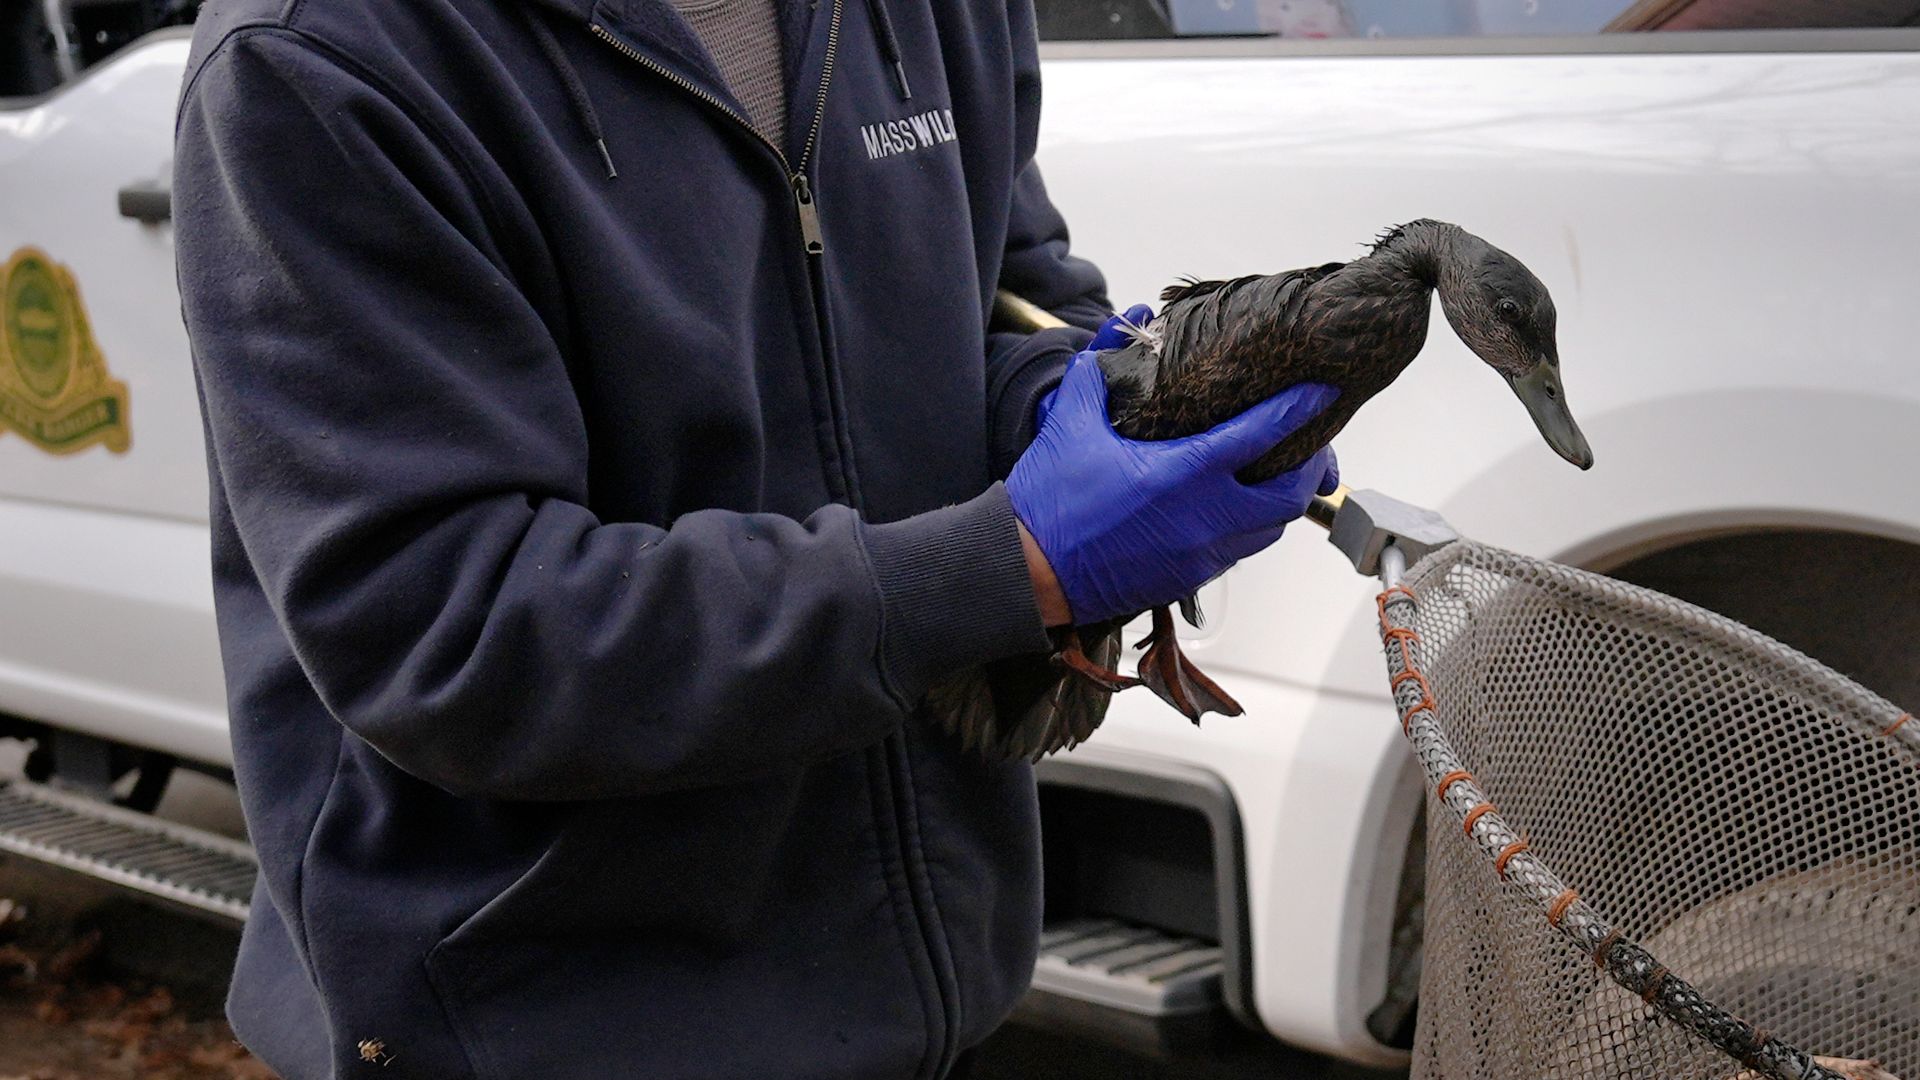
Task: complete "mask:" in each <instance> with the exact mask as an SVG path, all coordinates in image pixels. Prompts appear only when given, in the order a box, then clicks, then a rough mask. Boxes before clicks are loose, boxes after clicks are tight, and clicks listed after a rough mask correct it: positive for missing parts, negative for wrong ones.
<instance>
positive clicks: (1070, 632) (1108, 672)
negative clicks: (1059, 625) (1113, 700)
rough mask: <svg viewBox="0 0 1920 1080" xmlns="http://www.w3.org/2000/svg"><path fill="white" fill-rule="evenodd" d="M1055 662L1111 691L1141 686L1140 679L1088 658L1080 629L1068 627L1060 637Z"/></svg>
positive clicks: (1054, 657) (1115, 691)
mask: <svg viewBox="0 0 1920 1080" xmlns="http://www.w3.org/2000/svg"><path fill="white" fill-rule="evenodd" d="M1053 662H1054V664H1055V665H1057V666H1059V667H1063V668H1066V669H1067V670H1068V671H1071V672H1073V673H1074V674H1075V675H1078V676H1080V677H1081V678H1083V679H1085V680H1087V681H1088V682H1090V683H1092V684H1093V685H1095V686H1097V687H1099V688H1100V689H1102V690H1105V691H1108V692H1109V693H1116V694H1117V693H1119V692H1120V691H1122V690H1125V689H1127V688H1129V687H1134V686H1139V685H1140V680H1139V679H1136V678H1133V677H1132V676H1129V675H1122V674H1120V673H1119V672H1117V671H1114V670H1112V669H1110V668H1103V667H1101V666H1100V665H1099V664H1096V663H1094V662H1093V661H1092V660H1089V659H1087V654H1086V652H1085V651H1084V650H1083V649H1082V648H1081V647H1080V631H1079V630H1078V629H1076V628H1074V627H1071V626H1069V627H1067V630H1066V633H1065V634H1063V635H1062V636H1061V639H1060V651H1059V652H1056V653H1054V654H1053Z"/></svg>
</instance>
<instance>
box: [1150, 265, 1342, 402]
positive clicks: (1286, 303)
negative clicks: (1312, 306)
mask: <svg viewBox="0 0 1920 1080" xmlns="http://www.w3.org/2000/svg"><path fill="white" fill-rule="evenodd" d="M1346 265H1347V264H1346V263H1337V262H1336V263H1323V264H1321V265H1319V266H1309V267H1304V268H1302V269H1299V270H1288V271H1285V272H1283V273H1279V274H1252V275H1249V276H1247V277H1237V278H1233V279H1231V280H1227V281H1193V280H1188V281H1185V282H1182V283H1181V284H1178V285H1169V286H1167V287H1166V288H1165V289H1162V290H1161V291H1160V299H1161V301H1162V302H1164V303H1165V304H1166V307H1164V308H1162V309H1161V312H1160V317H1159V318H1157V319H1155V320H1154V321H1153V322H1152V323H1151V324H1149V325H1150V327H1153V328H1158V329H1159V330H1160V349H1159V352H1160V362H1161V366H1160V374H1161V375H1163V376H1168V377H1173V378H1178V377H1179V376H1180V374H1181V373H1182V372H1183V371H1184V370H1185V369H1186V367H1187V365H1189V364H1190V363H1192V361H1193V360H1194V358H1195V357H1198V356H1201V355H1204V354H1205V353H1206V352H1208V351H1210V350H1211V349H1214V348H1218V347H1219V346H1221V345H1224V344H1225V343H1226V342H1228V341H1229V340H1231V339H1232V338H1234V337H1236V336H1238V335H1240V334H1244V333H1246V332H1247V331H1249V330H1252V329H1254V328H1256V327H1261V326H1270V325H1273V324H1274V323H1284V322H1286V321H1288V320H1289V319H1290V318H1291V317H1292V316H1293V314H1294V313H1295V312H1296V311H1297V310H1298V308H1299V305H1300V304H1301V303H1302V302H1303V301H1304V300H1305V299H1306V295H1307V291H1308V289H1309V288H1310V287H1311V286H1313V285H1314V284H1315V283H1316V282H1318V281H1319V280H1320V279H1322V278H1324V277H1327V276H1328V275H1329V274H1332V273H1334V272H1335V271H1338V270H1340V269H1341V268H1343V267H1345V266H1346ZM1189 434H1191V433H1189Z"/></svg>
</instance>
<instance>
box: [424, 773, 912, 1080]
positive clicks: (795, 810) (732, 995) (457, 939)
mask: <svg viewBox="0 0 1920 1080" xmlns="http://www.w3.org/2000/svg"><path fill="white" fill-rule="evenodd" d="M860 760H861V755H858V754H855V755H850V756H849V757H847V758H844V759H836V761H834V762H829V763H827V764H826V765H823V766H820V767H817V768H814V769H811V770H808V771H807V772H805V773H797V774H792V775H789V776H785V777H779V778H774V779H770V780H763V781H758V782H755V783H752V784H743V785H735V786H731V787H727V788H721V789H712V790H707V791H701V792H682V793H675V794H669V795H661V796H656V797H652V798H648V799H636V800H618V801H608V802H604V803H592V804H583V805H581V806H580V807H578V808H577V809H576V810H575V811H574V812H573V813H572V814H571V815H570V816H569V820H568V822H567V824H566V827H565V828H564V829H563V830H562V832H561V834H560V836H559V837H558V838H557V839H556V841H555V842H554V844H553V845H552V847H551V848H550V849H549V850H548V851H547V852H546V853H545V854H544V855H543V856H542V857H541V859H540V860H539V861H538V863H537V864H536V865H535V866H534V867H533V869H532V870H530V871H528V872H527V874H526V875H524V876H523V877H522V878H521V879H520V880H518V881H516V882H515V883H514V884H513V885H512V886H511V887H510V888H508V889H507V890H505V891H504V892H502V893H501V894H500V895H499V896H497V897H495V898H494V900H493V901H492V902H490V903H488V904H487V905H486V906H485V907H483V908H482V909H481V910H480V911H479V912H477V913H476V914H475V915H474V916H473V917H471V918H470V919H468V920H467V921H466V922H464V923H462V924H461V925H460V926H459V927H458V928H457V929H456V930H455V931H454V932H453V933H452V934H450V935H448V936H447V937H446V938H445V939H444V940H442V941H440V942H439V943H438V944H436V945H435V946H434V947H433V949H432V950H431V951H430V952H429V953H428V955H427V959H426V965H427V971H428V975H429V978H430V979H431V980H432V982H433V985H434V988H435V990H436V992H437V993H438V994H439V995H440V997H441V999H442V1001H443V1004H444V1005H445V1007H446V1009H447V1012H448V1014H449V1016H450V1018H451V1020H452V1022H453V1024H454V1026H455V1029H456V1031H457V1032H458V1033H459V1036H460V1038H461V1039H462V1041H463V1042H464V1043H465V1044H466V1046H467V1048H468V1052H469V1054H470V1056H471V1057H472V1058H473V1060H474V1062H475V1065H476V1068H477V1070H478V1071H479V1073H480V1075H481V1076H482V1077H485V1078H489V1080H518V1078H523V1077H531V1076H538V1077H542V1078H549V1077H552V1078H565V1077H582V1078H588V1077H593V1078H599V1077H607V1076H647V1077H649V1080H653V1078H677V1077H688V1078H696V1077H697V1078H709V1077H711V1078H719V1077H749V1076H752V1077H759V1076H783V1077H816V1076H817V1077H821V1078H823V1080H824V1078H826V1077H874V1078H876V1080H878V1078H881V1077H898V1076H905V1075H910V1074H912V1073H913V1071H914V1070H915V1069H916V1068H917V1067H918V1065H919V1063H920V1061H921V1059H922V1056H923V1054H924V1052H925V1049H926V1031H925V1017H924V1014H923V1012H922V1008H921V1005H920V989H919V988H918V987H917V986H916V982H915V978H914V975H913V972H912V970H911V969H910V968H909V966H908V963H907V960H906V958H905V957H903V955H902V952H901V948H900V938H899V933H898V929H897V926H896V924H895V923H894V921H893V919H894V909H893V898H892V897H891V895H890V892H889V883H888V881H887V880H885V875H884V874H883V873H882V872H881V871H880V867H881V866H882V863H881V860H880V858H879V855H878V852H877V848H876V844H875V838H874V827H873V820H872V814H871V809H870V800H869V798H868V794H867V791H866V781H865V777H864V772H863V770H862V768H861V766H860Z"/></svg>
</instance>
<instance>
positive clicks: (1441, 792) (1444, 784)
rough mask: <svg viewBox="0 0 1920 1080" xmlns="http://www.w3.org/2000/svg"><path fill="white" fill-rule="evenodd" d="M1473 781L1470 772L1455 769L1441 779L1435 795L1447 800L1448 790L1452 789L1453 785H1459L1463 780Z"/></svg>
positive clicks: (1435, 789)
mask: <svg viewBox="0 0 1920 1080" xmlns="http://www.w3.org/2000/svg"><path fill="white" fill-rule="evenodd" d="M1471 779H1473V774H1472V773H1470V772H1468V771H1467V770H1465V769H1455V770H1453V771H1452V772H1450V773H1448V774H1447V775H1445V776H1443V777H1441V778H1440V783H1439V784H1438V785H1437V786H1435V787H1434V789H1433V793H1434V794H1435V795H1436V796H1438V797H1440V798H1442V799H1445V798H1446V797H1447V789H1448V788H1450V787H1452V786H1453V785H1455V784H1457V783H1459V782H1460V781H1462V780H1471Z"/></svg>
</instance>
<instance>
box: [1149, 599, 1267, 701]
mask: <svg viewBox="0 0 1920 1080" xmlns="http://www.w3.org/2000/svg"><path fill="white" fill-rule="evenodd" d="M1140 644H1141V645H1142V646H1144V647H1145V648H1146V650H1147V651H1146V654H1145V655H1143V656H1141V657H1140V680H1139V681H1140V682H1142V683H1144V684H1146V687H1147V689H1149V690H1152V691H1153V692H1154V693H1156V694H1158V695H1160V699H1161V700H1162V701H1165V702H1166V703H1167V704H1169V705H1171V706H1173V707H1174V708H1175V709H1178V710H1179V711H1180V715H1182V716H1184V717H1186V718H1187V719H1189V720H1191V721H1193V722H1194V723H1196V724H1198V723H1199V722H1200V718H1201V717H1202V716H1205V715H1206V714H1207V713H1210V712H1216V713H1219V714H1221V715H1222V716H1239V715H1240V714H1241V713H1243V712H1245V711H1246V710H1244V709H1242V708H1241V707H1240V703H1239V702H1237V701H1235V700H1233V698H1231V697H1229V696H1228V695H1227V692H1226V691H1225V690H1222V689H1220V684H1219V683H1216V682H1214V681H1213V680H1212V679H1210V678H1208V677H1207V676H1206V673H1204V672H1202V671H1201V670H1200V669H1199V668H1198V667H1195V666H1194V663H1193V661H1191V660H1189V659H1187V656H1186V654H1185V653H1183V652H1181V651H1180V638H1179V635H1178V634H1176V633H1175V632H1174V629H1173V612H1172V610H1171V609H1169V608H1164V607H1159V608H1154V609H1153V632H1152V633H1151V634H1148V635H1147V637H1146V640H1144V641H1142V642H1141V643H1140Z"/></svg>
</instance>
